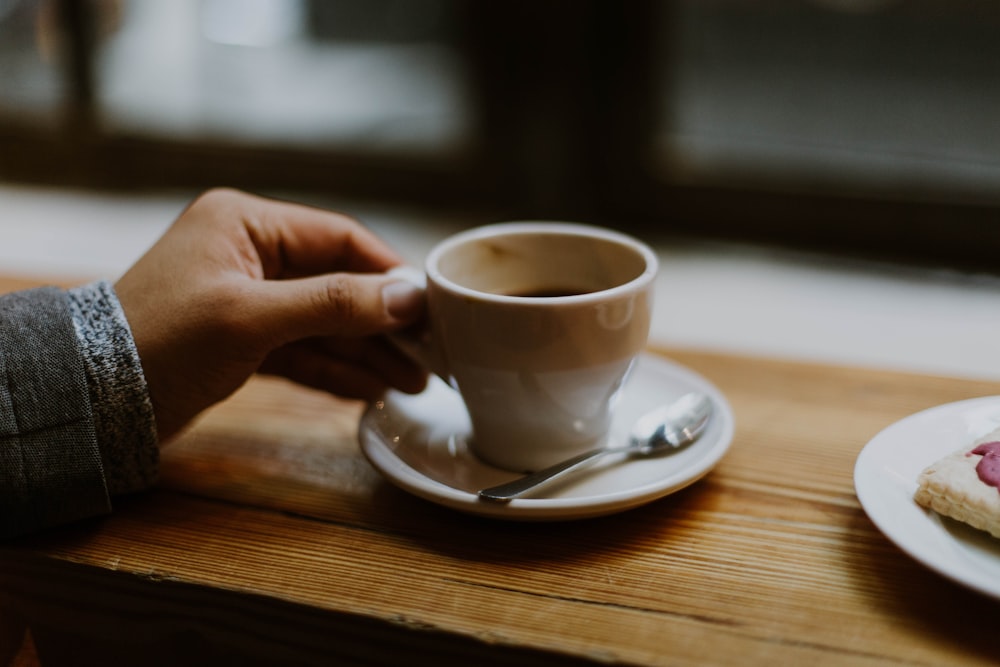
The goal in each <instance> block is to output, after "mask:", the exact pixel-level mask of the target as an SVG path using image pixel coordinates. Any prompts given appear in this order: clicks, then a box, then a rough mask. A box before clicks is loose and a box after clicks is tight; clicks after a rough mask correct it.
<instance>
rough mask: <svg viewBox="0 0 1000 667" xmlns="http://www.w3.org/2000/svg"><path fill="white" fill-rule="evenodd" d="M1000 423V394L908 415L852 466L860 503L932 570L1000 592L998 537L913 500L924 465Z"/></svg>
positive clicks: (890, 535) (995, 593)
mask: <svg viewBox="0 0 1000 667" xmlns="http://www.w3.org/2000/svg"><path fill="white" fill-rule="evenodd" d="M998 426H1000V396H988V397H985V398H974V399H971V400H967V401H959V402H958V403H948V404H945V405H939V406H937V407H935V408H930V409H928V410H924V411H923V412H918V413H916V414H913V415H910V416H909V417H906V418H905V419H902V420H900V421H898V422H896V423H895V424H893V425H891V426H889V427H888V428H886V429H885V430H883V431H882V432H881V433H879V434H878V435H876V436H875V437H874V438H872V440H871V441H870V442H869V443H868V444H867V445H865V448H864V449H863V450H861V454H859V455H858V458H857V462H856V463H855V466H854V487H855V490H856V492H857V494H858V500H860V501H861V506H862V507H863V508H864V510H865V512H867V513H868V516H869V518H870V519H871V520H872V522H873V523H874V524H875V525H876V526H877V527H878V528H879V530H881V531H882V532H883V533H884V534H885V535H886V537H888V538H889V539H890V540H892V541H893V542H895V543H896V545H897V546H898V547H899V548H900V549H902V550H903V551H905V552H906V553H908V554H909V555H910V556H912V557H913V558H915V559H916V560H918V561H919V562H921V563H923V564H924V565H926V566H927V567H929V568H931V569H932V570H935V571H937V572H938V573H940V574H943V575H944V576H946V577H949V578H950V579H952V580H954V581H957V582H959V583H961V584H964V585H966V586H968V587H970V588H972V589H974V590H977V591H980V592H982V593H986V594H987V595H990V596H992V597H995V598H1000V540H998V539H996V538H994V537H991V536H990V535H989V534H988V533H985V532H982V531H979V530H976V529H974V528H971V527H969V526H966V525H964V524H961V523H959V522H957V521H954V520H952V519H948V518H945V517H942V516H940V515H938V514H937V513H935V512H932V511H929V510H925V509H924V508H922V507H920V506H919V505H917V503H916V502H915V501H914V500H913V494H914V493H915V492H916V490H917V476H918V475H919V474H920V472H921V471H922V470H923V469H924V468H925V467H927V466H928V465H930V464H931V463H933V462H934V461H936V460H938V459H939V458H941V457H943V456H945V455H947V454H950V453H951V452H953V451H955V450H957V449H960V448H962V447H965V446H970V445H971V443H972V441H973V440H975V439H976V438H979V437H982V436H984V435H986V434H987V433H989V432H990V431H992V430H993V429H995V428H997V427H998Z"/></svg>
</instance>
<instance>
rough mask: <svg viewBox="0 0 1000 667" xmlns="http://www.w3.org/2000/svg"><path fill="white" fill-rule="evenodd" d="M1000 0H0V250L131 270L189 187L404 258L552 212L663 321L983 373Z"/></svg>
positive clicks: (22, 266)
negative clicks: (305, 215)
mask: <svg viewBox="0 0 1000 667" xmlns="http://www.w3.org/2000/svg"><path fill="white" fill-rule="evenodd" d="M998 35H1000V3H996V2H992V1H987V0H949V1H947V2H945V1H942V0H936V1H932V0H908V1H903V0H760V1H758V0H620V1H617V0H504V1H503V2H491V1H488V0H420V1H419V2H416V1H414V0H0V272H3V273H6V274H13V275H28V274H30V275H33V276H38V277H43V278H45V279H51V278H52V277H54V276H61V277H63V279H65V280H77V279H82V278H89V277H97V276H109V277H113V276H115V275H118V274H120V272H122V271H124V269H125V268H127V267H128V266H129V265H130V263H131V262H132V261H134V260H135V259H136V258H137V257H138V256H139V254H141V252H142V251H143V250H144V249H145V248H146V247H148V245H150V244H151V243H152V242H153V241H154V240H155V239H156V238H157V236H158V235H159V234H160V233H162V231H163V229H165V227H166V226H167V225H169V223H170V222H171V221H172V220H173V219H174V218H175V217H176V216H177V214H178V213H179V212H180V211H181V210H182V209H183V207H184V206H185V205H186V203H187V202H188V201H190V198H191V197H193V196H194V195H195V194H197V192H199V191H200V190H202V189H205V188H207V187H211V186H216V185H228V186H234V187H239V188H244V189H248V190H251V191H254V192H258V193H261V194H265V195H271V196H280V197H285V198H292V199H296V200H300V201H305V202H307V203H313V204H317V205H320V206H326V207H329V208H334V209H336V210H340V211H344V212H347V213H350V214H352V215H355V216H356V217H358V218H359V219H361V220H362V221H363V222H364V223H365V224H366V225H368V226H369V227H371V228H373V229H374V230H375V231H376V233H379V234H381V235H383V236H384V237H385V238H386V239H387V240H389V241H390V243H391V244H392V245H394V246H395V247H396V248H397V249H398V250H400V251H401V252H402V254H403V255H404V256H405V258H406V259H407V260H408V261H411V262H414V263H418V262H420V261H421V259H422V258H423V256H424V255H425V254H426V252H427V250H428V249H429V248H430V247H431V246H432V245H433V244H434V243H435V242H436V241H437V240H439V239H440V238H442V237H443V236H445V235H447V234H449V233H451V232H453V231H455V230H456V229H459V228H462V227H468V226H472V225H475V224H481V223H485V222H492V221H496V220H505V219H507V220H509V219H525V218H529V219H530V218H548V219H568V220H579V221H584V222H593V223H598V224H603V225H608V226H613V227H618V228H622V229H624V230H626V231H630V232H632V233H634V234H636V235H637V236H640V237H641V238H644V239H646V240H648V241H650V242H651V243H653V244H654V246H655V248H656V250H657V251H658V252H659V254H660V257H661V275H660V277H659V281H658V284H657V304H656V309H655V313H656V317H655V318H654V323H653V331H652V333H651V339H652V342H653V343H654V344H665V345H680V346H688V347H698V348H708V349H720V350H723V351H729V352H732V351H736V352H742V353H750V354H764V355H767V356H778V357H785V358H788V357H791V358H797V359H806V360H820V361H832V362H836V363H847V364H863V365H867V366H876V367H893V368H901V369H908V370H919V371H923V372H931V373H943V374H949V375H963V376H974V377H988V378H994V379H1000V345H998V344H997V342H996V341H997V336H996V332H997V331H1000V260H998V258H1000V122H997V119H998V118H1000V39H998V38H997V37H998Z"/></svg>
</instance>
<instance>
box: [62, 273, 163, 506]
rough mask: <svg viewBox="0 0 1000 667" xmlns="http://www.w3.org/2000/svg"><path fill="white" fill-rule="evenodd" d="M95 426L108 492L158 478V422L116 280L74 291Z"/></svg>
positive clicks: (140, 486) (138, 486)
mask: <svg viewBox="0 0 1000 667" xmlns="http://www.w3.org/2000/svg"><path fill="white" fill-rule="evenodd" d="M69 302H70V314H71V316H72V319H73V326H74V327H75V329H76V334H77V338H78V340H79V345H80V349H81V352H82V357H83V364H84V368H85V370H86V376H87V389H88V391H89V393H90V404H91V409H92V412H93V420H94V431H95V433H96V436H97V444H98V446H99V448H100V453H101V461H102V463H103V467H104V475H105V479H106V483H107V488H108V493H109V494H111V495H117V494H123V493H131V492H133V491H138V490H141V489H144V488H146V487H148V486H150V485H151V484H153V482H154V481H155V480H156V475H157V469H158V464H159V449H158V448H157V436H156V422H155V419H154V417H153V405H152V403H151V401H150V398H149V391H148V389H147V386H146V380H145V377H144V376H143V373H142V365H141V363H140V361H139V353H138V351H137V350H136V347H135V342H134V341H133V339H132V332H131V329H130V328H129V325H128V321H127V320H126V319H125V313H124V311H123V310H122V307H121V304H120V303H119V302H118V297H117V295H116V294H115V291H114V288H113V287H112V285H111V283H109V282H108V281H105V280H101V281H97V282H94V283H90V284H88V285H84V286H82V287H76V288H74V289H71V290H69Z"/></svg>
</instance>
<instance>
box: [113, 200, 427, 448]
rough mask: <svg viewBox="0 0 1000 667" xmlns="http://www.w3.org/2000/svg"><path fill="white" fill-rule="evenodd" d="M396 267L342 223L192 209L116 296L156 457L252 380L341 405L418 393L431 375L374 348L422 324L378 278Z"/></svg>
mask: <svg viewBox="0 0 1000 667" xmlns="http://www.w3.org/2000/svg"><path fill="white" fill-rule="evenodd" d="M399 263H400V258H399V257H398V256H397V255H396V254H395V253H394V252H393V251H392V250H390V249H389V248H388V247H387V246H386V245H385V244H384V243H383V242H382V241H380V240H379V239H378V238H377V237H376V236H375V235H373V234H372V233H371V232H369V231H367V230H366V229H365V228H364V227H362V226H361V225H360V224H359V223H358V222H356V221H355V220H353V219H351V218H348V217H346V216H343V215H339V214H337V213H331V212H326V211H321V210H318V209H312V208H308V207H305V206H300V205H295V204H289V203H283V202H277V201H272V200H267V199H262V198H259V197H254V196H251V195H248V194H244V193H241V192H236V191H232V190H212V191H210V192H208V193H206V194H204V195H202V196H201V197H200V198H198V199H197V200H196V201H195V202H194V203H193V204H191V206H190V207H188V209H187V210H185V211H184V213H182V214H181V216H180V217H179V218H178V219H177V221H176V222H175V223H174V224H173V226H171V227H170V229H169V230H167V232H166V233H165V234H164V235H163V237H162V238H161V239H160V240H159V241H158V242H157V243H156V244H155V245H154V246H153V247H152V248H151V249H150V250H149V251H148V252H147V253H146V254H145V255H144V256H143V257H142V258H141V259H140V260H139V261H138V262H136V264H135V265H134V266H133V267H132V268H131V269H129V271H128V272H127V273H126V274H125V275H124V276H122V278H121V279H120V280H119V281H118V282H117V283H116V285H115V290H116V292H117V294H118V298H119V300H120V301H121V304H122V308H123V309H124V311H125V315H126V317H127V319H128V322H129V325H130V327H131V329H132V335H133V337H134V339H135V344H136V347H137V348H138V351H139V357H140V359H141V361H142V368H143V372H144V373H145V375H146V381H147V384H148V386H149V392H150V397H151V399H152V402H153V410H154V413H155V415H156V422H157V430H158V432H159V437H160V441H161V443H162V442H165V441H166V440H167V439H169V438H170V437H171V436H173V435H175V434H176V433H177V432H179V431H180V430H181V429H183V428H184V427H185V426H186V425H187V424H188V423H189V422H190V421H191V420H192V419H193V418H194V417H195V416H196V415H197V414H198V413H200V412H201V411H202V410H204V409H205V408H207V407H209V406H211V405H213V404H214V403H217V402H218V401H221V400H222V399H224V398H226V397H227V396H229V395H230V394H232V393H233V392H234V391H236V389H238V388H239V387H240V386H241V385H242V384H243V383H244V382H245V381H246V380H247V378H248V377H249V376H250V375H251V374H253V373H254V372H256V371H261V372H265V373H272V374H277V375H282V376H284V377H287V378H289V379H291V380H294V381H296V382H299V383H301V384H304V385H308V386H310V387H314V388H317V389H323V390H326V391H329V392H332V393H335V394H338V395H341V396H344V397H348V398H361V399H369V400H370V399H374V398H375V397H377V396H378V395H379V394H380V393H381V392H382V391H383V390H384V389H385V388H386V387H387V386H393V387H396V388H398V389H401V390H403V391H407V392H411V393H413V392H418V391H420V390H421V389H423V387H424V385H425V383H426V379H427V378H426V373H425V372H424V371H423V370H422V369H420V368H419V367H418V366H416V365H415V364H414V363H413V362H411V361H410V360H409V359H407V358H406V357H404V356H403V355H402V354H401V353H400V352H398V351H397V350H396V349H395V348H393V347H392V346H391V345H390V344H388V343H387V342H386V341H385V340H383V339H382V338H381V337H380V336H379V335H378V334H382V333H385V332H388V331H392V330H395V329H399V328H402V327H405V326H406V325H408V324H411V323H413V322H414V321H416V320H417V319H418V318H420V317H421V315H422V313H423V309H424V302H423V295H422V293H421V292H420V291H419V290H418V289H417V288H415V287H413V286H412V285H410V284H409V283H407V282H404V281H399V280H394V279H392V278H389V277H387V276H385V275H384V272H385V271H386V270H387V269H389V268H391V267H393V266H395V265H397V264H399Z"/></svg>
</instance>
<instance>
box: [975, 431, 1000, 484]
mask: <svg viewBox="0 0 1000 667" xmlns="http://www.w3.org/2000/svg"><path fill="white" fill-rule="evenodd" d="M970 453H971V454H979V455H980V456H982V457H983V458H982V459H980V460H979V463H977V464H976V474H978V475H979V479H981V480H982V481H983V483H984V484H989V485H990V486H995V487H997V490H998V491H1000V442H984V443H983V444H981V445H979V446H978V447H976V448H975V449H973V450H972V451H971V452H970Z"/></svg>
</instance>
